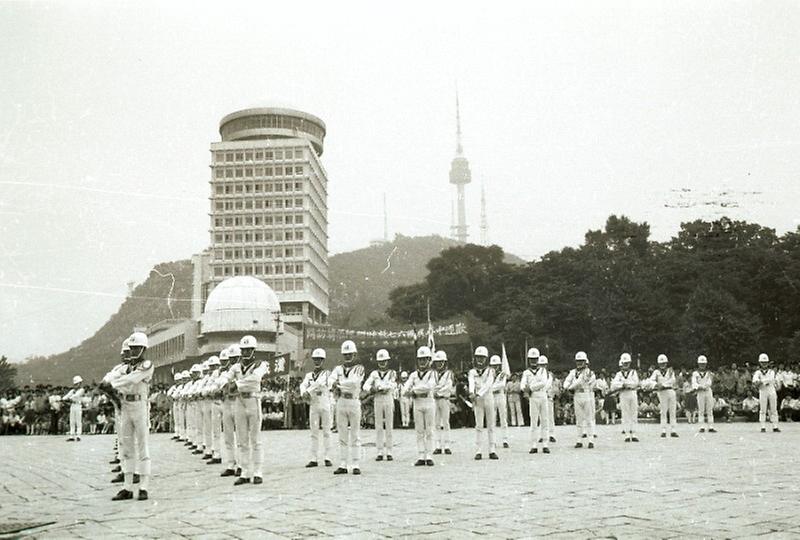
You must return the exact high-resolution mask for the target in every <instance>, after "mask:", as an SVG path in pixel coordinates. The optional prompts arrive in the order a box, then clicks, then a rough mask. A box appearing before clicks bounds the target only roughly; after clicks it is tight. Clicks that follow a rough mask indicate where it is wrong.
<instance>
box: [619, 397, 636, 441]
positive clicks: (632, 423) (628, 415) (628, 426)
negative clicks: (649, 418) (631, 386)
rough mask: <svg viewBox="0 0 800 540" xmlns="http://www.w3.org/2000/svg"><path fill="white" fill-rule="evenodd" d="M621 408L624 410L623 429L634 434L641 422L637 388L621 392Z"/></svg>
mask: <svg viewBox="0 0 800 540" xmlns="http://www.w3.org/2000/svg"><path fill="white" fill-rule="evenodd" d="M619 408H620V411H621V412H622V429H623V430H624V431H625V432H626V433H630V434H632V433H633V430H634V428H635V427H636V425H637V424H638V423H639V398H638V397H637V395H636V390H623V391H622V392H620V393H619Z"/></svg>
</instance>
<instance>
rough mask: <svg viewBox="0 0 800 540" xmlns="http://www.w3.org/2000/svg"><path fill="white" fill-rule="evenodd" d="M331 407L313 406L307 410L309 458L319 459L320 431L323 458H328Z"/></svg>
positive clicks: (329, 450)
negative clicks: (309, 432)
mask: <svg viewBox="0 0 800 540" xmlns="http://www.w3.org/2000/svg"><path fill="white" fill-rule="evenodd" d="M331 417H332V415H331V409H330V406H328V407H315V406H314V405H312V406H311V407H310V408H309V410H308V425H309V427H310V428H311V460H310V461H319V457H320V455H319V437H320V433H322V439H323V443H324V454H323V455H322V458H323V459H330V453H331V422H332V420H331Z"/></svg>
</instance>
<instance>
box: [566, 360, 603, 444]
mask: <svg viewBox="0 0 800 540" xmlns="http://www.w3.org/2000/svg"><path fill="white" fill-rule="evenodd" d="M596 380H597V378H596V377H595V374H594V372H592V370H591V369H589V357H588V356H586V353H585V352H583V351H578V352H577V353H575V369H573V370H570V372H569V375H567V378H566V379H565V380H564V388H566V389H567V390H570V391H572V392H574V394H573V397H572V399H573V401H572V403H573V405H574V407H575V427H576V428H577V430H578V442H576V443H575V448H583V442H582V441H581V438H585V437H586V431H587V429H588V430H589V431H590V434H591V436H592V439H594V438H595V421H594V416H593V414H592V410H593V408H594V407H593V406H592V404H593V403H594V387H595V382H596ZM587 448H594V441H593V440H590V441H589V444H588V445H587Z"/></svg>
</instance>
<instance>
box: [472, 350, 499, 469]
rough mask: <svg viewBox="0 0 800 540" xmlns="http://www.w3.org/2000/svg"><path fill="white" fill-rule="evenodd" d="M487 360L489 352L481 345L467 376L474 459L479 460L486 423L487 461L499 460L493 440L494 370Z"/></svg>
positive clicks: (476, 351)
mask: <svg viewBox="0 0 800 540" xmlns="http://www.w3.org/2000/svg"><path fill="white" fill-rule="evenodd" d="M488 359H489V351H488V350H487V349H486V347H484V346H483V345H481V346H480V347H478V348H476V349H475V354H474V357H473V360H474V362H475V367H473V368H472V369H470V370H469V373H468V374H467V378H468V384H469V397H470V400H472V404H473V409H472V412H473V413H474V414H475V459H476V460H479V459H481V458H482V457H483V456H482V454H481V445H482V444H483V430H484V427H483V423H484V420H485V421H486V432H487V447H488V450H489V459H499V457H498V455H497V452H496V447H495V440H494V418H495V416H494V414H495V413H494V394H493V393H492V385H493V384H494V370H493V369H492V368H491V366H488V365H486V363H487V362H486V361H487V360H488Z"/></svg>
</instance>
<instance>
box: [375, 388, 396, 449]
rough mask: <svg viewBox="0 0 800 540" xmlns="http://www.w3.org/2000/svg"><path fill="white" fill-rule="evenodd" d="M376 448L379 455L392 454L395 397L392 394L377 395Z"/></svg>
mask: <svg viewBox="0 0 800 540" xmlns="http://www.w3.org/2000/svg"><path fill="white" fill-rule="evenodd" d="M374 410H375V447H376V449H377V451H378V454H381V453H383V454H386V455H388V454H391V453H392V431H393V430H394V397H392V395H391V394H376V395H375V400H374Z"/></svg>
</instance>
